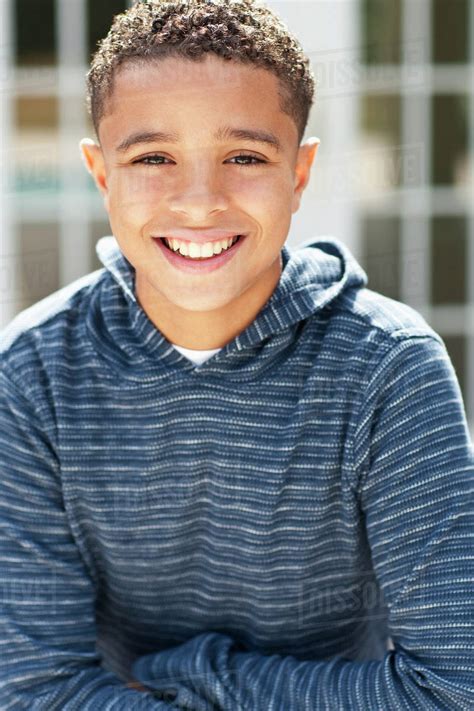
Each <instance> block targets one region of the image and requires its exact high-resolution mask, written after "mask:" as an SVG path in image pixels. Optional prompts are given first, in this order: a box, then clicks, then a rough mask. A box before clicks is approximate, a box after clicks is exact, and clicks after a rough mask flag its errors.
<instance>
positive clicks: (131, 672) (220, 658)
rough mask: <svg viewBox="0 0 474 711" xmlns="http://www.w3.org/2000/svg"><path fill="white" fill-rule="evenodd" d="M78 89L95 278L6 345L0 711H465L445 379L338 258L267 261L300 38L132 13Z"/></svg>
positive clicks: (190, 6) (302, 117)
mask: <svg viewBox="0 0 474 711" xmlns="http://www.w3.org/2000/svg"><path fill="white" fill-rule="evenodd" d="M88 80H89V102H90V109H91V114H92V117H93V120H94V124H95V128H96V132H97V138H98V143H97V144H95V143H94V142H92V141H90V140H85V141H83V142H81V150H82V154H83V158H84V160H85V163H86V166H87V168H88V169H89V171H90V173H91V175H92V176H93V178H94V180H95V183H96V185H97V187H98V189H99V191H100V193H101V195H102V196H103V199H104V204H105V207H106V210H107V213H108V216H109V219H110V224H111V228H112V232H113V236H109V237H104V238H102V239H101V240H100V241H99V243H98V245H97V250H98V254H99V256H100V258H101V260H102V263H103V264H104V269H101V270H99V271H97V272H94V273H92V274H89V275H87V276H85V277H83V278H82V279H80V280H78V281H76V282H74V283H73V284H71V285H69V286H68V287H66V288H65V289H62V290H60V291H59V292H56V293H55V294H53V295H52V296H50V297H48V298H47V299H45V300H43V301H42V302H40V303H39V304H36V305H35V306H33V307H32V308H30V309H28V310H27V311H25V312H23V313H22V314H20V316H18V317H17V318H16V319H15V320H14V321H13V322H12V323H11V324H10V326H9V327H8V328H7V329H6V330H5V331H4V332H3V333H2V340H1V342H2V350H3V352H2V370H1V378H2V380H1V406H0V407H1V409H0V416H1V434H0V437H1V453H2V459H1V478H0V487H1V488H0V493H1V496H0V525H1V533H2V535H1V537H0V563H1V570H2V587H3V594H2V596H1V598H0V600H1V603H0V604H1V607H0V630H1V640H2V645H3V650H2V657H1V662H0V707H1V708H2V709H38V710H39V709H41V710H43V709H44V710H45V711H46V710H47V711H51V710H52V709H54V710H56V709H57V710H58V711H59V709H61V710H63V709H66V710H68V711H69V710H72V709H74V710H75V709H77V710H79V709H80V710H81V711H83V710H87V711H89V710H90V711H97V710H98V709H101V710H102V709H111V710H112V709H113V711H119V709H127V710H129V709H167V708H187V709H196V710H200V709H206V708H217V709H225V710H227V709H239V710H240V709H246V710H247V711H254V710H258V711H260V710H262V711H266V710H267V709H278V710H281V711H287V710H288V709H290V710H293V709H295V710H299V709H307V710H317V711H321V710H327V711H335V710H336V709H342V710H346V709H347V710H352V709H357V710H360V711H368V710H376V709H377V710H382V709H383V710H384V711H385V710H386V709H437V710H439V709H466V711H467V710H468V709H472V708H473V707H474V673H473V672H474V665H473V649H474V638H473V637H474V636H473V619H472V611H473V605H472V593H473V572H474V571H473V561H474V556H473V545H472V544H473V516H474V506H473V503H474V502H473V487H472V483H473V474H474V456H473V447H472V443H471V440H470V437H469V434H468V428H467V422H466V415H465V412H464V406H463V402H462V397H461V392H460V389H459V384H458V381H457V378H456V374H455V372H454V369H453V366H452V364H451V361H450V359H449V357H448V354H447V352H446V349H445V346H444V343H443V341H442V339H441V338H440V336H439V335H437V334H436V333H435V332H434V331H433V330H432V329H431V328H430V326H429V325H428V324H427V323H426V322H425V320H424V319H423V318H422V317H421V315H419V314H418V313H417V312H416V311H414V310H413V309H411V308H409V307H408V306H406V305H404V304H401V303H399V302H396V301H394V300H391V299H388V298H385V297H383V296H382V295H380V294H377V293H375V292H373V291H371V290H370V289H368V288H367V281H368V280H367V276H366V274H365V272H364V271H363V270H362V268H361V267H360V266H359V265H358V264H357V262H356V261H355V259H354V257H353V256H352V255H351V253H350V252H349V251H348V249H347V248H346V247H345V246H344V245H343V243H342V241H340V240H339V239H338V238H327V239H321V240H316V239H314V240H309V241H308V242H307V243H305V244H304V245H303V246H302V247H301V248H300V249H298V250H296V251H294V252H290V250H289V249H288V248H287V247H286V246H285V244H284V243H285V240H286V237H287V234H288V230H289V225H290V222H291V215H292V214H293V213H294V212H296V211H297V209H298V207H299V204H300V200H301V197H302V193H303V191H304V189H305V187H306V185H307V183H308V180H309V177H310V169H311V165H312V162H313V160H314V157H315V154H316V151H317V146H318V143H319V141H318V139H315V140H310V141H308V142H306V143H305V144H304V145H300V143H301V139H302V137H303V134H304V130H305V127H306V124H307V118H308V113H309V110H310V107H311V103H312V99H313V88H314V86H313V78H312V74H311V69H310V65H309V61H308V60H307V59H306V58H305V57H304V54H303V52H302V50H301V47H300V46H299V44H298V42H297V40H296V39H295V38H294V37H293V36H291V35H290V34H289V33H288V31H287V29H286V28H285V26H284V25H283V23H282V22H281V21H280V20H279V19H278V18H277V17H276V16H275V15H274V13H272V12H271V11H270V10H269V9H267V8H265V7H264V6H263V5H260V4H258V3H256V2H252V0H241V1H239V2H235V3H230V4H225V3H224V1H223V0H215V1H214V2H203V1H202V2H201V1H198V0H196V1H194V2H186V3H184V2H178V3H162V2H154V3H139V4H136V5H135V6H134V7H133V8H131V9H130V10H128V11H127V12H126V13H124V14H122V15H119V16H117V17H116V18H115V20H114V23H113V26H112V28H111V30H110V33H109V35H108V36H107V38H106V39H105V41H104V42H103V43H102V45H101V46H100V47H99V49H98V52H97V53H96V55H95V57H94V59H93V62H92V67H91V71H90V73H89V75H88ZM236 238H238V239H236ZM201 249H202V251H201ZM389 638H390V639H391V640H393V645H391V647H390V646H389V644H388V640H389Z"/></svg>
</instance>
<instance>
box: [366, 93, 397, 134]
mask: <svg viewBox="0 0 474 711" xmlns="http://www.w3.org/2000/svg"><path fill="white" fill-rule="evenodd" d="M362 128H363V130H364V131H365V132H367V133H371V134H374V135H380V136H382V137H383V138H384V139H385V140H387V141H388V142H390V143H396V144H397V145H398V144H399V143H400V96H399V95H398V94H393V95H392V94H390V95H387V94H380V95H378V94H366V95H365V96H364V97H363V100H362Z"/></svg>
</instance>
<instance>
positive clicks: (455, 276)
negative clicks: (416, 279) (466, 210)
mask: <svg viewBox="0 0 474 711" xmlns="http://www.w3.org/2000/svg"><path fill="white" fill-rule="evenodd" d="M431 230H432V233H431V234H432V238H431V301H432V303H433V304H435V305H436V304H464V303H466V302H467V280H466V264H467V237H466V234H467V220H466V218H464V217H450V216H442V217H433V218H432V220H431Z"/></svg>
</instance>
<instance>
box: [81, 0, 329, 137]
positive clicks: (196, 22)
mask: <svg viewBox="0 0 474 711" xmlns="http://www.w3.org/2000/svg"><path fill="white" fill-rule="evenodd" d="M206 52H213V53H214V54H216V55H217V56H219V57H222V58H223V59H226V60H230V59H234V60H237V61H240V62H242V63H246V64H254V65H257V66H258V67H262V68H265V69H268V70H270V71H271V72H272V73H273V74H274V75H276V77H277V78H278V79H279V81H280V84H279V86H280V90H279V96H280V108H281V110H282V111H283V112H284V113H286V114H287V115H289V116H290V117H291V118H292V119H293V121H294V122H295V124H296V127H297V129H298V143H300V142H301V140H302V138H303V135H304V132H305V130H306V126H307V123H308V118H309V113H310V110H311V106H312V104H313V101H314V94H315V86H316V81H315V77H314V74H313V71H312V68H311V62H310V60H309V59H308V57H307V56H306V55H305V54H304V51H303V49H302V47H301V45H300V43H299V41H298V40H297V38H296V37H295V36H294V35H293V34H292V33H290V31H289V30H288V28H287V27H286V25H285V24H284V23H283V21H282V20H281V19H280V18H279V17H278V16H277V15H276V14H275V13H274V12H273V11H272V10H271V9H270V8H268V7H266V6H265V5H264V4H262V3H260V2H259V0H187V1H186V2H169V1H167V0H144V1H139V2H137V3H136V4H135V5H133V6H132V7H131V8H129V9H128V10H126V11H125V12H123V13H121V14H119V15H116V16H115V17H114V20H113V22H112V26H111V28H110V30H109V33H108V35H107V36H106V37H105V38H104V39H103V40H101V41H100V42H99V43H98V49H97V50H96V52H95V53H94V55H93V57H92V61H91V67H90V70H89V72H88V73H87V99H86V102H87V108H88V111H89V114H90V116H91V118H92V122H93V125H94V129H95V132H96V134H97V136H98V127H99V123H100V121H101V119H102V117H103V116H104V114H105V111H106V102H107V99H108V98H109V97H110V96H111V94H112V91H113V78H114V70H115V69H116V68H117V67H118V66H119V65H121V64H122V63H124V62H127V63H128V62H133V61H143V60H144V59H157V58H164V57H169V56H174V57H176V56H178V57H183V58H186V59H194V60H196V61H197V60H199V58H200V57H202V56H203V54H204V53H206Z"/></svg>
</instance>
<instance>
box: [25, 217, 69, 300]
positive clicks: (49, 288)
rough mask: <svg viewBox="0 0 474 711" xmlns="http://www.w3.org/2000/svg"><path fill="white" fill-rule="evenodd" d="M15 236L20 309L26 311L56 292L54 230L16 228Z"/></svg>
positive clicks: (47, 226) (46, 226)
mask: <svg viewBox="0 0 474 711" xmlns="http://www.w3.org/2000/svg"><path fill="white" fill-rule="evenodd" d="M19 237H20V245H21V247H20V248H21V267H20V289H21V296H22V299H23V307H22V308H27V307H28V306H31V305H32V304H34V303H36V302H37V301H39V300H40V299H43V298H44V297H46V296H48V295H49V294H51V293H52V292H53V291H56V290H57V289H59V238H58V227H57V225H56V224H43V225H20V227H19Z"/></svg>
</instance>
